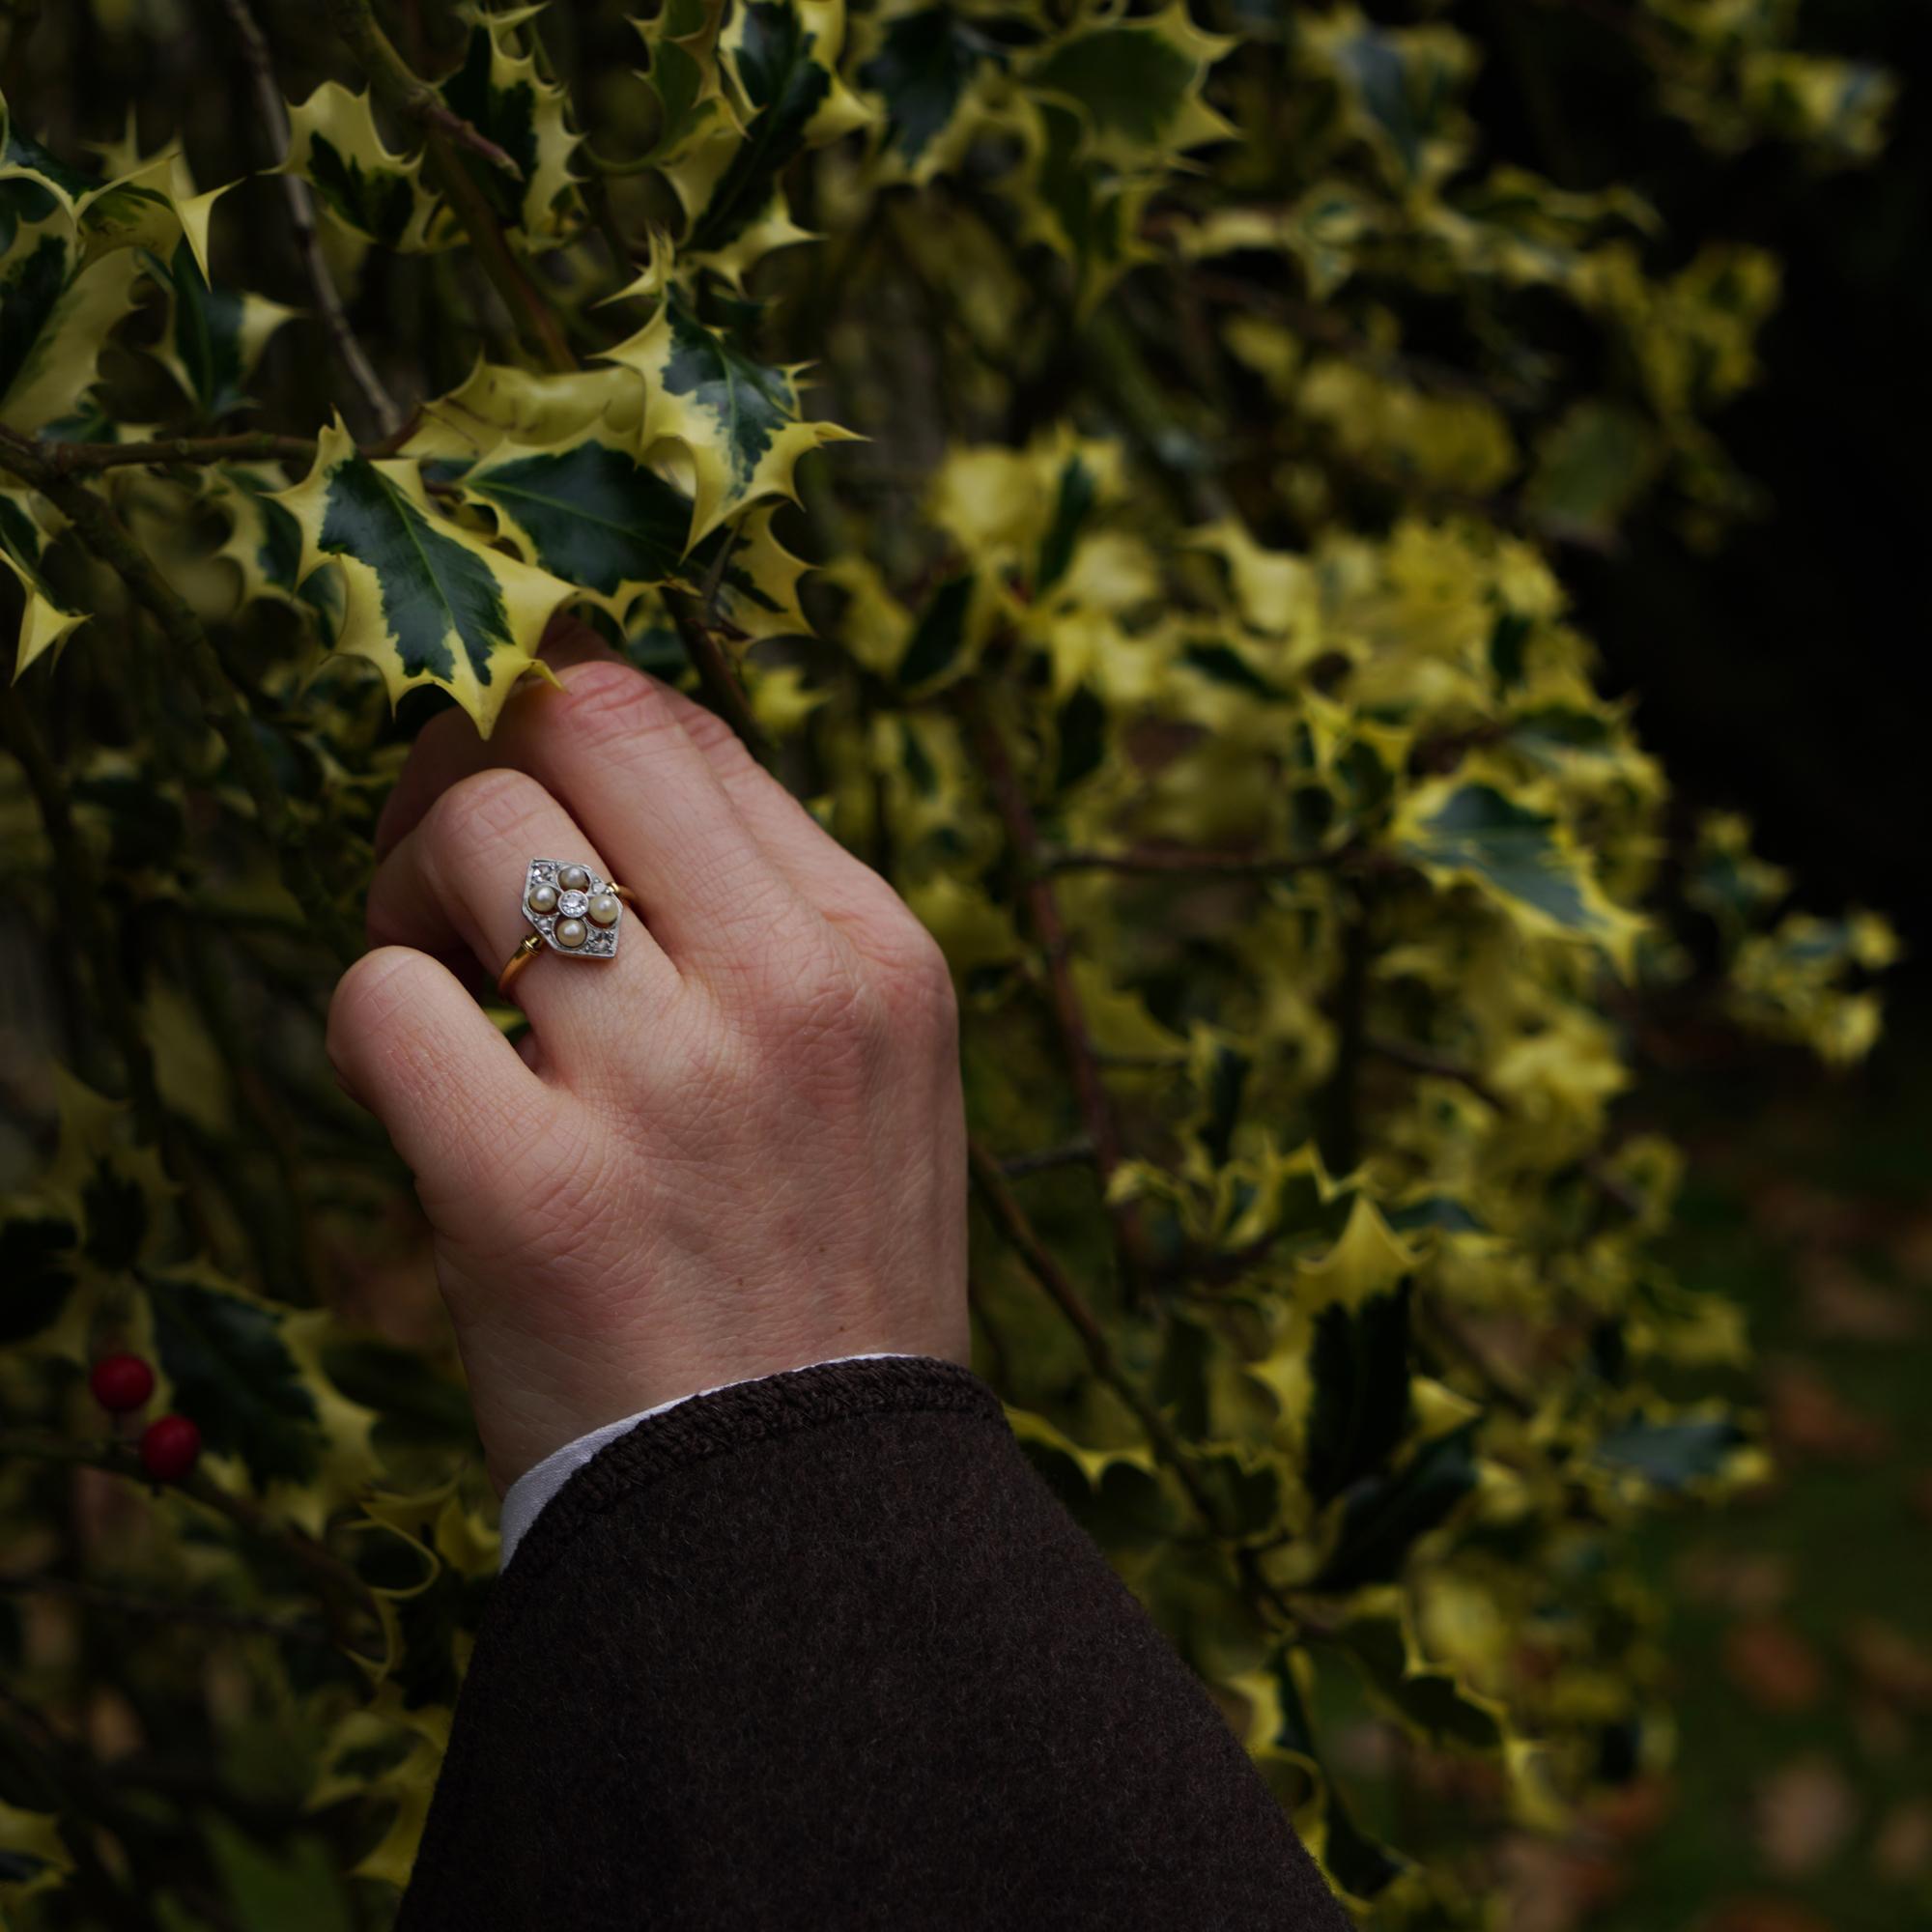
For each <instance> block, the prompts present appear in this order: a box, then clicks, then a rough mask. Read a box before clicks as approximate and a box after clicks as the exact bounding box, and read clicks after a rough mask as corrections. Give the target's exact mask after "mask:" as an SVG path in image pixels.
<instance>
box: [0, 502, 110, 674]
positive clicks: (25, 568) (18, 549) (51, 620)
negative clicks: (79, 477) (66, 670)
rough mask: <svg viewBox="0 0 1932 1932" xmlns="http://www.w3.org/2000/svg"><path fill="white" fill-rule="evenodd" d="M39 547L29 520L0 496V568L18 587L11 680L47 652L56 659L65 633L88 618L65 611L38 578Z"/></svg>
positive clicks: (38, 533) (65, 635) (39, 542)
mask: <svg viewBox="0 0 1932 1932" xmlns="http://www.w3.org/2000/svg"><path fill="white" fill-rule="evenodd" d="M43 548H44V545H43V542H42V540H41V534H40V531H39V530H38V529H37V528H36V527H35V526H34V522H33V519H32V518H31V517H29V516H28V515H27V514H26V513H25V512H24V511H23V510H21V509H20V508H19V507H18V506H17V505H16V504H15V503H14V500H13V499H12V498H11V497H4V496H0V567H4V568H5V570H6V572H7V574H8V575H9V576H10V577H12V578H13V579H14V582H16V583H17V584H18V585H19V586H20V599H21V602H20V624H19V630H18V634H17V636H16V639H15V642H14V677H15V679H17V678H18V677H19V676H20V674H21V673H22V672H23V671H24V670H25V669H26V668H27V667H28V666H29V665H31V664H35V663H37V662H38V661H39V660H40V659H42V658H43V657H46V656H48V654H49V653H51V654H52V655H53V656H54V657H55V658H58V657H59V655H60V647H61V645H62V644H63V643H64V642H65V641H66V640H67V638H68V637H69V635H70V634H71V632H72V631H73V630H74V628H75V627H76V626H77V625H80V624H84V623H86V622H87V619H88V614H89V613H88V612H87V611H69V610H66V609H65V608H64V607H63V606H62V605H61V602H60V600H59V599H58V598H57V597H56V596H55V595H54V593H53V591H52V590H51V589H50V588H49V587H48V585H47V582H46V581H45V579H43V577H42V575H41V571H40V559H41V553H42V551H43Z"/></svg>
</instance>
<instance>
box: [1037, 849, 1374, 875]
mask: <svg viewBox="0 0 1932 1932" xmlns="http://www.w3.org/2000/svg"><path fill="white" fill-rule="evenodd" d="M1351 849H1352V848H1351V847H1349V846H1343V847H1339V848H1337V849H1336V850H1335V851H1332V852H1314V853H1310V854H1309V855H1308V856H1307V857H1305V858H1300V859H1291V858H1288V857H1285V856H1284V857H1277V856H1275V855H1274V854H1272V853H1267V852H1208V851H1203V850H1201V849H1200V848H1199V847H1193V846H1186V845H1130V846H1127V847H1126V848H1125V849H1124V850H1122V851H1119V852H1088V851H1077V850H1064V851H1053V850H1046V851H1043V852H1042V853H1041V855H1040V859H1039V869H1040V870H1041V871H1042V872H1045V873H1048V874H1052V873H1058V872H1147V873H1180V874H1182V875H1185V876H1191V877H1197V878H1221V879H1278V878H1290V877H1292V876H1293V874H1294V873H1296V872H1307V871H1314V870H1317V869H1320V868H1322V867H1331V866H1337V865H1340V864H1341V863H1342V862H1343V860H1344V859H1345V858H1346V856H1347V855H1348V853H1349V852H1350V850H1351Z"/></svg>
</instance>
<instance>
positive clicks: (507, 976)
mask: <svg viewBox="0 0 1932 1932" xmlns="http://www.w3.org/2000/svg"><path fill="white" fill-rule="evenodd" d="M637 902H638V899H637V895H636V894H635V893H633V892H631V891H630V890H629V889H628V888H627V887H624V886H613V885H611V884H610V883H608V882H607V881H606V880H603V879H600V878H599V877H598V876H597V874H596V873H595V872H593V871H592V870H591V869H590V867H588V866H584V865H580V864H578V863H576V862H575V861H572V860H568V859H532V860H531V861H530V867H529V871H528V873H527V874H526V877H525V879H524V897H523V911H524V917H525V918H526V920H528V921H529V923H530V926H531V930H530V931H529V933H528V934H526V937H525V939H524V943H523V944H522V945H521V946H520V947H518V948H517V950H516V951H515V952H513V953H511V954H510V963H509V964H508V965H507V966H505V967H504V968H503V970H502V972H501V973H499V974H498V975H497V991H498V992H499V993H507V992H508V991H509V990H510V982H511V981H512V980H514V979H515V978H516V977H517V975H518V974H519V973H521V972H522V971H523V970H524V968H525V967H526V966H527V965H528V964H529V963H530V961H531V960H532V959H534V958H535V957H536V956H537V954H538V953H539V952H542V951H543V950H544V948H545V947H546V946H547V947H549V948H550V950H551V951H552V952H561V953H562V954H563V956H564V957H565V958H566V959H610V958H611V957H613V956H614V955H615V953H616V951H617V940H618V938H619V936H620V934H621V932H622V930H623V916H624V907H625V906H627V905H633V906H634V905H636V904H637Z"/></svg>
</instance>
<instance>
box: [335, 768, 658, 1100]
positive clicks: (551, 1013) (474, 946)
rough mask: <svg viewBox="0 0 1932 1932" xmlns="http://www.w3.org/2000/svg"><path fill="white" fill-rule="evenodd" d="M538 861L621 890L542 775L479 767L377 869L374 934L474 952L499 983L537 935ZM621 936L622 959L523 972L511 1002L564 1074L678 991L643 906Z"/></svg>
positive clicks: (539, 961)
mask: <svg viewBox="0 0 1932 1932" xmlns="http://www.w3.org/2000/svg"><path fill="white" fill-rule="evenodd" d="M532 859H555V860H557V861H558V862H559V863H560V864H563V865H573V864H575V865H582V866H585V867H588V868H589V869H590V870H591V871H592V872H594V873H596V874H597V875H598V876H599V877H600V878H602V879H605V880H607V881H609V882H610V883H612V884H617V883H621V882H620V881H617V880H614V879H612V877H611V869H610V867H608V866H607V865H605V864H604V862H603V861H602V860H601V859H600V858H599V856H598V855H597V853H596V851H595V850H594V849H593V848H592V846H591V843H590V840H589V838H587V837H586V836H585V835H584V834H583V833H582V831H580V830H579V828H578V826H577V823H576V821H575V820H574V819H573V818H572V817H571V815H570V813H569V812H568V811H566V810H564V808H563V807H562V806H561V805H559V804H558V803H557V802H556V800H555V799H554V798H553V797H552V796H551V794H550V793H549V792H548V791H546V790H545V789H544V787H543V786H542V785H541V784H539V783H538V782H537V781H536V780H535V779H533V778H531V777H529V776H528V775H527V774H526V773H524V772H517V771H507V770H504V769H501V768H493V769H491V770H488V771H481V772H474V773H472V774H471V775H470V776H469V777H468V778H466V779H462V780H459V781H457V782H456V783H455V784H453V785H451V786H450V788H449V789H448V790H447V791H445V792H444V793H442V795H441V796H440V798H439V799H438V800H437V802H436V803H435V805H433V806H432V807H431V808H430V810H428V811H427V812H425V813H424V814H423V816H422V818H421V820H420V821H419V822H418V823H417V824H416V826H415V827H414V829H413V830H412V831H411V832H410V833H409V834H408V835H407V836H406V837H405V838H403V839H402V840H401V841H400V842H399V843H398V844H397V845H396V846H395V847H394V849H393V850H392V851H391V852H390V853H389V855H388V857H387V858H386V859H384V861H383V863H382V865H381V866H379V867H377V870H376V876H375V879H374V881H373V882H372V883H371V885H370V888H369V911H368V924H369V934H370V938H371V939H372V940H373V941H375V942H376V943H378V944H382V945H399V946H412V947H414V948H416V949H417V950H418V951H419V952H429V953H432V954H434V955H436V956H437V957H439V958H443V959H448V958H451V957H452V956H459V955H461V954H462V953H465V952H467V953H468V954H469V956H470V957H472V958H473V959H474V960H475V961H476V963H477V964H478V965H479V966H480V967H481V968H482V969H483V971H484V973H485V974H487V975H488V977H489V979H490V980H492V981H493V982H494V981H495V980H497V978H498V977H499V976H500V975H501V974H502V972H503V971H504V969H505V967H506V966H507V965H508V963H509V961H510V959H511V956H512V955H513V954H514V953H515V952H516V951H517V949H518V947H519V946H520V945H521V944H522V943H523V941H524V940H525V939H526V938H527V937H530V936H532V928H531V926H530V923H529V922H528V920H527V919H526V917H525V914H524V910H523V893H524V887H525V882H526V877H527V872H528V867H529V862H530V861H531V860H532ZM582 923H585V924H586V925H587V924H588V923H589V922H588V920H587V919H586V920H585V921H584V922H582ZM616 932H617V935H618V946H617V952H616V956H615V957H613V958H610V959H597V960H595V961H594V962H593V961H591V960H589V959H587V958H586V959H584V960H582V961H580V960H577V959H571V960H567V961H564V962H560V963H554V962H553V961H551V960H549V959H547V958H544V957H542V956H538V957H535V958H533V959H531V960H530V962H529V964H528V965H527V967H526V968H525V969H524V970H523V971H521V972H520V973H519V975H518V977H517V980H516V984H515V990H514V993H513V995H511V997H513V998H514V999H515V1001H516V1003H517V1004H518V1005H519V1006H520V1007H522V1008H523V1009H524V1011H525V1012H526V1013H527V1014H528V1015H529V1018H530V1024H531V1026H532V1028H533V1029H534V1030H535V1032H536V1034H537V1037H538V1038H539V1040H540V1042H541V1044H542V1046H543V1050H544V1056H545V1059H546V1062H547V1063H548V1064H551V1065H555V1067H556V1068H557V1070H558V1071H559V1072H561V1073H562V1074H563V1075H564V1076H565V1077H566V1078H568V1077H569V1075H570V1073H571V1070H572V1068H573V1067H578V1066H583V1065H590V1064H593V1063H595V1062H601V1061H604V1060H607V1059H608V1058H609V1051H610V1040H611V1037H612V1034H613V1032H614V1031H617V1030H620V1029H621V1028H622V1026H623V1025H624V1023H625V1021H626V1020H627V1019H635V1017H636V1015H637V1012H638V1010H639V1006H640V1005H641V1006H643V1007H644V1008H646V1009H655V1008H656V1007H659V1006H661V1005H663V1004H664V1003H665V1002H666V1001H668V999H669V998H670V997H671V996H672V994H673V993H674V992H675V990H676V987H677V984H678V975H677V969H676V968H675V967H674V966H673V965H672V964H671V962H670V961H669V959H668V958H667V957H666V956H665V953H664V952H663V950H662V949H661V948H660V947H659V946H658V944H657V942H656V940H655V939H653V938H652V936H651V933H650V930H649V928H648V927H647V926H646V924H645V923H644V920H643V919H642V918H640V917H639V908H637V907H636V906H635V905H633V906H631V907H628V908H626V909H624V910H623V911H622V912H621V913H620V914H619V917H618V922H617V925H616ZM542 951H543V952H545V953H547V952H550V951H551V949H550V948H549V947H548V946H547V945H546V946H545V947H544V948H543V949H542Z"/></svg>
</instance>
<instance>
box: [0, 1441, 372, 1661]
mask: <svg viewBox="0 0 1932 1932" xmlns="http://www.w3.org/2000/svg"><path fill="white" fill-rule="evenodd" d="M14 1456H23V1457H31V1458H32V1459H33V1460H34V1461H35V1462H39V1463H69V1464H71V1465H72V1466H74V1467H77V1468H83V1469H104V1470H105V1471H106V1472H107V1473H108V1474H109V1475H114V1476H126V1477H128V1479H129V1480H130V1481H133V1482H136V1483H139V1484H141V1485H142V1486H143V1487H144V1488H148V1489H152V1490H154V1491H155V1492H156V1494H159V1493H160V1486H159V1485H158V1484H156V1483H155V1482H154V1481H153V1480H152V1478H150V1477H149V1475H148V1474H147V1472H146V1471H145V1470H144V1469H143V1468H142V1467H141V1464H140V1462H139V1459H138V1458H137V1457H136V1456H135V1455H134V1453H133V1451H132V1450H131V1449H128V1448H125V1447H123V1446H122V1445H121V1444H119V1443H113V1442H109V1443H91V1442H70V1441H67V1440H65V1439H63V1438H62V1437H60V1436H57V1435H26V1434H21V1433H17V1432H15V1431H12V1430H9V1431H5V1432H0V1457H14ZM167 1487H168V1489H170V1490H171V1491H174V1492H178V1493H179V1494H181V1495H184V1496H186V1497H187V1498H188V1499H189V1501H191V1502H197V1503H199V1504H200V1505H201V1506H202V1507H203V1508H204V1509H209V1510H213V1512H214V1513H215V1515H217V1516H220V1517H225V1518H226V1519H227V1520H228V1521H230V1522H232V1523H233V1524H234V1525H235V1527H236V1528H237V1529H239V1530H241V1532H242V1533H243V1534H244V1535H247V1536H251V1537H254V1538H255V1539H256V1540H257V1541H258V1542H263V1543H271V1544H273V1545H274V1546H275V1547H276V1548H279V1549H282V1550H285V1551H287V1553H288V1554H289V1555H290V1556H292V1557H293V1558H294V1559H295V1561H296V1562H297V1563H298V1565H299V1566H300V1567H301V1568H302V1569H303V1570H305V1571H306V1572H307V1573H308V1575H309V1577H311V1579H312V1580H313V1581H314V1583H315V1584H316V1587H317V1595H318V1596H319V1597H320V1598H321V1599H322V1601H323V1603H324V1604H325V1605H327V1608H328V1609H329V1612H330V1624H331V1628H332V1630H333V1632H334V1635H335V1640H336V1641H337V1642H338V1643H341V1642H342V1641H343V1637H342V1628H341V1624H340V1621H339V1612H340V1611H341V1609H342V1608H343V1606H344V1605H346V1604H348V1603H349V1602H351V1601H353V1602H354V1603H355V1605H357V1606H358V1607H362V1608H369V1609H371V1610H373V1608H374V1602H373V1599H372V1597H371V1594H370V1591H369V1586H368V1585H367V1584H366V1583H364V1582H363V1580H362V1579H361V1577H358V1576H357V1575H356V1574H355V1571H354V1569H352V1568H351V1567H350V1565H349V1564H347V1563H345V1562H344V1561H343V1560H342V1558H341V1557H339V1556H337V1555H336V1554H335V1552H334V1551H333V1550H332V1549H329V1548H327V1547H325V1546H324V1545H323V1544H320V1543H318V1542H316V1540H315V1539H314V1538H313V1537H312V1536H310V1535H308V1534H307V1533H306V1531H303V1530H300V1529H298V1528H296V1527H295V1526H294V1524H292V1523H278V1522H275V1521H273V1520H271V1519H270V1518H269V1517H267V1516H265V1515H264V1514H263V1513H262V1511H261V1510H259V1509H257V1508H256V1507H255V1505H254V1504H252V1503H250V1502H246V1501H244V1500H243V1499H242V1498H241V1496H235V1495H230V1494H229V1492H227V1491H226V1490H223V1489H219V1488H217V1487H216V1486H215V1485H214V1483H213V1482H212V1481H211V1480H210V1479H209V1478H208V1477H207V1476H206V1475H204V1474H202V1473H201V1472H200V1471H199V1470H197V1471H195V1472H194V1473H192V1474H190V1475H187V1476H185V1477H183V1478H182V1479H181V1480H180V1481H178V1482H173V1483H170V1484H169V1485H168V1486H167ZM345 1647H346V1646H345Z"/></svg>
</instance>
